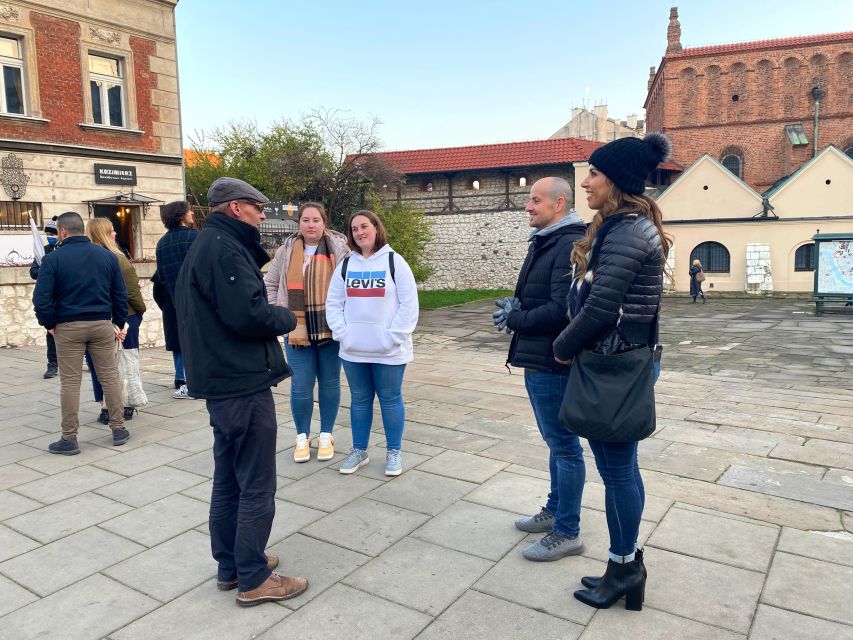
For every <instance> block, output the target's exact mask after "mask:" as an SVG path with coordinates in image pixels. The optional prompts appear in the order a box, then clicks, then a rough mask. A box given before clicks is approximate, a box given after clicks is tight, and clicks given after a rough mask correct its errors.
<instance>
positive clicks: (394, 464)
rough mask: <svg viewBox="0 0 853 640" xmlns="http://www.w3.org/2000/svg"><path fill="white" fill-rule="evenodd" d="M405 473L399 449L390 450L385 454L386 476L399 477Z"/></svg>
mask: <svg viewBox="0 0 853 640" xmlns="http://www.w3.org/2000/svg"><path fill="white" fill-rule="evenodd" d="M401 473H403V456H402V455H400V450H399V449H388V453H386V454H385V475H386V476H399V475H400V474H401Z"/></svg>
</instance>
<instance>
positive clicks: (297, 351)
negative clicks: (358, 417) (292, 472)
mask: <svg viewBox="0 0 853 640" xmlns="http://www.w3.org/2000/svg"><path fill="white" fill-rule="evenodd" d="M328 224H329V218H328V216H327V215H326V209H325V207H323V205H322V204H320V203H319V202H305V203H303V204H302V205H301V206H300V207H299V231H297V233H295V234H294V235H292V236H290V237H289V238H287V240H285V241H284V244H282V245H281V246H280V247H279V248H278V251H276V252H275V257H274V258H273V260H272V263H271V264H270V268H269V271H268V272H267V274H266V275H265V276H264V284H265V285H266V287H267V297H268V298H269V301H270V303H271V304H277V305H279V306H282V307H287V308H288V309H290V310H291V311H292V312H293V313H294V315H295V316H296V328H295V329H294V330H293V331H291V332H290V333H289V334H287V335H286V336H285V337H284V347H285V351H286V352H287V361H288V363H289V364H290V368H291V369H292V370H293V377H292V378H291V379H290V412H291V413H292V414H293V422H294V423H295V424H296V446H295V447H294V449H293V460H294V462H308V460H310V459H311V445H310V436H311V417H312V414H313V413H314V383H315V382H316V383H317V386H318V388H319V391H318V393H317V400H318V404H319V405H320V436H319V438H318V442H317V460H331V459H332V457H333V456H334V455H335V449H334V444H335V441H334V438H333V437H332V429H334V426H335V419H336V418H337V416H338V408H339V406H340V404H341V359H340V357H339V356H338V350H339V347H340V345H339V344H338V343H337V342H336V341H334V340H332V331H331V329H329V325H328V324H326V295H327V294H328V293H329V282H330V281H331V279H332V275H333V274H334V271H335V266H336V265H338V264H340V263H341V260H343V259H344V258H345V257H346V256H348V255H349V254H350V253H351V251H350V249H349V247H348V246H347V237H346V236H345V235H344V234H342V233H340V232H338V231H334V230H332V229H329V228H328Z"/></svg>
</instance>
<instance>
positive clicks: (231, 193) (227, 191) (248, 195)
mask: <svg viewBox="0 0 853 640" xmlns="http://www.w3.org/2000/svg"><path fill="white" fill-rule="evenodd" d="M232 200H248V201H249V202H258V203H260V204H267V203H268V202H269V201H270V199H269V198H267V197H266V196H265V195H264V194H263V193H261V192H260V191H258V190H257V189H255V187H253V186H252V185H250V184H249V183H248V182H243V181H242V180H238V179H237V178H217V179H216V180H215V181H214V182H213V184H212V185H210V189H208V190H207V203H208V204H209V205H210V206H211V207H215V206H216V205H218V204H222V203H223V202H231V201H232Z"/></svg>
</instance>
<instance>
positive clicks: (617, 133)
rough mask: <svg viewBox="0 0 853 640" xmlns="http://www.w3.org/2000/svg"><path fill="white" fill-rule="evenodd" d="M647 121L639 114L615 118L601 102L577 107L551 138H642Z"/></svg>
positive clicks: (602, 140) (607, 139)
mask: <svg viewBox="0 0 853 640" xmlns="http://www.w3.org/2000/svg"><path fill="white" fill-rule="evenodd" d="M645 133H646V123H645V121H644V120H643V119H642V118H639V117H638V116H637V115H630V116H628V117H627V118H626V119H625V120H615V119H613V118H610V117H609V116H608V115H607V105H606V104H599V105H595V106H594V107H593V108H592V111H590V110H589V109H584V108H581V107H575V108H573V109H572V119H571V120H569V121H568V122H567V123H566V124H564V125H563V126H562V127H560V129H559V130H557V132H556V133H554V134H553V135H552V136H551V138H578V139H579V140H593V141H595V142H611V141H612V140H618V139H619V138H642V137H643V136H644V135H645Z"/></svg>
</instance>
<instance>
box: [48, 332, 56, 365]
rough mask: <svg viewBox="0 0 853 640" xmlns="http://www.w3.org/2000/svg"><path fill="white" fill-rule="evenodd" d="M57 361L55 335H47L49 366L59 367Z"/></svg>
mask: <svg viewBox="0 0 853 640" xmlns="http://www.w3.org/2000/svg"><path fill="white" fill-rule="evenodd" d="M56 363H57V360H56V340H54V339H53V335H52V334H50V333H48V334H47V364H48V366H50V365H53V366H54V367H56V366H57V364H56Z"/></svg>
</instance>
